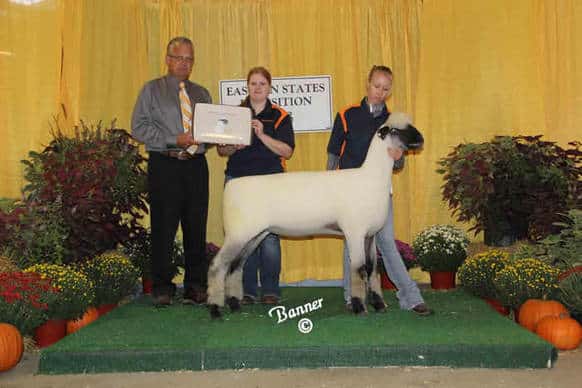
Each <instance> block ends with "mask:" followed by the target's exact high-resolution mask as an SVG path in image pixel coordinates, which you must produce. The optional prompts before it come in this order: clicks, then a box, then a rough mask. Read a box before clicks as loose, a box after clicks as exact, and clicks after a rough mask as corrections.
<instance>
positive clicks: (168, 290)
mask: <svg viewBox="0 0 582 388" xmlns="http://www.w3.org/2000/svg"><path fill="white" fill-rule="evenodd" d="M193 63H194V46H193V44H192V41H190V39H188V38H184V37H177V38H174V39H172V40H171V41H170V42H169V43H168V46H167V50H166V65H167V66H168V74H167V75H166V76H164V77H161V78H158V79H154V80H152V81H149V82H148V83H146V84H145V86H144V87H143V89H142V90H141V92H140V94H139V96H138V98H137V102H136V104H135V107H134V110H133V115H132V118H131V130H132V135H133V137H134V138H135V139H137V140H138V141H140V142H142V143H145V146H146V150H147V151H148V153H149V160H148V195H149V204H150V214H151V229H152V234H151V235H152V241H151V245H152V257H151V259H152V268H151V269H152V280H153V296H154V303H155V304H157V305H169V304H171V303H172V296H173V295H174V293H175V290H176V287H175V285H174V283H173V282H172V276H171V275H172V271H171V262H170V257H171V256H170V254H171V251H172V248H173V244H174V239H175V237H176V232H177V230H178V224H181V226H182V232H183V239H184V270H185V271H184V303H188V304H200V303H205V302H206V288H207V272H208V263H207V261H206V254H205V248H206V222H207V219H208V164H207V162H206V157H205V156H204V153H205V151H206V147H205V145H204V144H198V143H197V142H196V141H194V138H193V137H192V131H191V128H192V123H193V117H192V116H193V112H194V105H195V104H196V103H198V102H202V103H211V102H212V101H211V97H210V94H209V93H208V90H206V89H205V88H204V87H202V86H200V85H198V84H196V83H193V82H191V81H189V80H188V78H189V77H190V73H191V72H192V65H193Z"/></svg>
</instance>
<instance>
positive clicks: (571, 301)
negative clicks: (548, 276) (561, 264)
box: [558, 271, 582, 317]
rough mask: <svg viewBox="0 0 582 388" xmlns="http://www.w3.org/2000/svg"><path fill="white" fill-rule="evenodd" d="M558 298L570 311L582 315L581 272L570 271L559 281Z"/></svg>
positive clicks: (578, 315)
mask: <svg viewBox="0 0 582 388" xmlns="http://www.w3.org/2000/svg"><path fill="white" fill-rule="evenodd" d="M558 299H559V300H560V302H562V303H563V304H564V305H565V306H566V307H567V308H568V310H570V312H571V313H572V314H573V315H575V316H577V317H582V272H576V271H574V272H572V273H570V274H568V276H566V277H565V278H564V279H562V280H561V281H560V284H559V293H558Z"/></svg>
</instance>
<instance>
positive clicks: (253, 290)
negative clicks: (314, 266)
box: [224, 175, 281, 299]
mask: <svg viewBox="0 0 582 388" xmlns="http://www.w3.org/2000/svg"><path fill="white" fill-rule="evenodd" d="M231 179H235V178H233V177H231V176H229V175H226V176H225V177H224V184H226V182H228V181H229V180H231ZM258 272H260V279H261V294H262V295H263V296H267V295H269V296H276V297H280V296H281V289H280V287H279V276H280V275H281V242H280V241H279V236H277V235H276V234H272V233H269V234H268V235H267V237H265V239H264V240H263V241H261V243H260V244H259V246H258V247H257V249H255V251H254V252H253V253H251V254H250V255H249V257H247V259H246V261H245V264H244V267H243V295H248V296H251V297H253V298H255V299H256V298H257V296H258V292H257V287H258V281H259V276H258V274H257V273H258Z"/></svg>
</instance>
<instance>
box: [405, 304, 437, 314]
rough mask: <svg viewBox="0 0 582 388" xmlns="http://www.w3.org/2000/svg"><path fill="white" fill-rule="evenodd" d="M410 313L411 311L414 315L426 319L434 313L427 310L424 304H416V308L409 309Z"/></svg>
mask: <svg viewBox="0 0 582 388" xmlns="http://www.w3.org/2000/svg"><path fill="white" fill-rule="evenodd" d="M410 311H412V312H413V313H415V314H416V315H419V316H421V317H427V316H429V315H432V314H433V313H434V311H432V310H431V309H429V308H428V306H427V305H426V304H425V303H420V304H417V305H416V306H414V307H413V308H411V309H410Z"/></svg>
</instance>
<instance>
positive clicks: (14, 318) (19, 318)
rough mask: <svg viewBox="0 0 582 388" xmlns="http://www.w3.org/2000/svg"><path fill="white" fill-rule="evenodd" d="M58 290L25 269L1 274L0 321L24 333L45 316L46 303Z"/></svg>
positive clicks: (41, 321)
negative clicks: (24, 270)
mask: <svg viewBox="0 0 582 388" xmlns="http://www.w3.org/2000/svg"><path fill="white" fill-rule="evenodd" d="M57 293H58V291H57V290H56V289H55V288H54V287H52V286H51V284H50V282H49V281H48V280H46V279H43V278H42V277H41V276H40V275H38V274H35V273H26V272H2V273H0V320H1V321H2V322H4V323H9V324H11V325H13V326H15V327H16V328H18V331H20V333H22V334H23V335H32V334H33V333H34V329H35V328H36V327H37V326H39V325H42V324H43V323H44V322H46V320H47V319H48V308H49V305H50V304H52V303H54V300H55V298H56V297H57Z"/></svg>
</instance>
